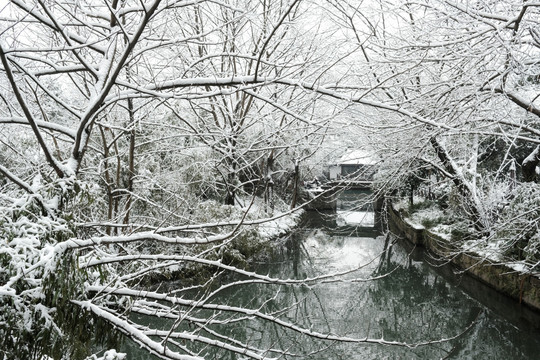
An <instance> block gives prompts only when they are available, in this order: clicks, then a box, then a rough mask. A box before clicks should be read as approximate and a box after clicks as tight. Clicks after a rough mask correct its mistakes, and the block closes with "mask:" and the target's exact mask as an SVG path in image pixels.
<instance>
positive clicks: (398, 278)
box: [123, 192, 540, 360]
mask: <svg viewBox="0 0 540 360" xmlns="http://www.w3.org/2000/svg"><path fill="white" fill-rule="evenodd" d="M361 195H362V194H361V193H351V192H347V193H345V194H344V196H343V198H342V201H341V202H340V203H341V206H340V207H341V209H339V210H338V211H337V219H336V217H331V216H329V215H328V214H320V213H317V212H310V213H308V214H307V215H306V217H305V223H304V224H303V225H302V227H301V228H300V229H299V230H298V231H297V232H296V233H295V234H293V235H292V236H291V237H290V239H289V240H288V241H287V246H286V247H285V248H284V249H283V251H282V253H281V254H280V255H279V256H276V258H274V259H273V260H271V261H268V262H266V263H264V264H260V266H259V268H258V272H259V273H263V274H266V273H268V274H269V275H271V276H274V277H280V278H284V279H287V278H297V279H301V278H305V277H313V276H317V275H322V274H328V273H333V272H341V271H344V270H347V269H350V268H353V267H358V266H359V265H364V266H363V267H362V268H361V269H360V270H358V271H356V272H354V273H352V274H350V275H347V276H346V278H347V279H348V280H349V281H343V282H330V283H321V284H317V285H312V286H309V287H308V286H277V285H271V286H269V285H261V284H251V285H243V286H241V287H234V288H231V289H229V290H228V291H226V292H223V293H221V294H220V296H219V298H214V299H213V302H221V303H225V304H230V305H234V306H241V305H243V306H246V307H250V308H262V309H264V310H265V311H266V312H277V314H278V315H279V317H280V318H281V319H284V320H287V321H290V322H295V323H298V324H300V325H301V326H304V327H306V328H311V329H313V330H314V331H318V332H324V333H332V334H339V335H343V336H347V337H354V338H365V337H367V338H372V339H380V338H384V339H385V340H391V341H399V342H407V343H411V344H412V343H422V342H425V341H428V340H435V341H436V340H439V339H448V338H451V337H454V336H456V335H458V334H460V333H462V332H463V331H465V329H467V328H468V327H469V326H470V328H469V329H468V330H467V331H466V332H465V333H463V334H462V335H461V336H460V337H458V338H456V339H453V340H450V341H448V342H443V343H434V344H431V345H424V346H418V347H414V348H408V347H404V346H387V345H379V344H362V343H360V344H351V343H341V342H330V341H324V340H320V339H316V338H312V337H308V336H305V335H301V334H299V333H297V332H294V331H291V330H289V329H283V328H281V327H279V326H277V325H275V324H273V323H271V322H264V321H256V320H249V321H241V322H235V323H231V324H229V325H227V330H226V331H230V334H231V335H232V336H234V337H235V338H236V339H238V340H241V341H242V342H244V343H247V344H250V345H253V346H255V347H258V348H268V347H271V348H274V349H276V348H277V349H284V350H287V351H289V352H291V353H294V354H296V355H299V356H301V357H300V358H302V357H305V358H307V359H314V360H315V359H321V360H322V359H324V360H328V359H440V358H449V359H538V358H539V354H540V331H539V327H540V316H539V314H538V313H535V312H532V311H530V310H528V309H527V308H525V307H522V306H519V304H516V303H515V302H514V301H512V300H510V299H508V298H506V297H504V296H501V295H499V294H498V293H497V292H495V291H493V290H492V289H490V288H488V287H486V286H484V285H482V284H481V283H479V282H478V281H475V280H473V279H471V278H469V277H467V276H465V275H462V274H455V273H454V271H453V270H452V269H451V268H450V267H434V266H431V265H430V264H429V261H426V259H429V256H427V255H426V254H424V252H423V251H421V250H418V249H416V250H414V249H410V248H408V246H407V245H406V244H405V243H403V242H401V241H396V242H394V240H395V239H391V238H389V237H386V236H383V235H381V233H380V232H379V231H378V230H377V229H376V228H375V227H374V221H373V213H372V212H370V211H369V209H367V208H362V209H352V207H351V206H348V205H347V201H345V200H346V199H347V198H349V199H355V198H358V196H361ZM392 242H393V243H394V244H393V245H392V246H388V245H391V243H392ZM385 245H386V246H385ZM381 276H382V277H381ZM377 277H380V278H378V279H377V280H366V281H362V280H361V279H369V278H377ZM284 308H288V310H286V311H282V312H280V311H279V309H284ZM471 324H472V325H471ZM126 346H127V347H126V348H124V349H123V351H125V352H127V353H128V354H129V355H128V357H129V358H131V359H146V358H147V357H146V355H143V354H137V352H138V351H136V349H135V348H134V347H130V346H128V344H126ZM206 351H207V352H206ZM203 354H206V358H208V359H243V358H242V357H241V356H238V355H235V354H227V355H223V354H221V353H215V352H213V350H210V349H205V350H203ZM201 355H202V354H201ZM268 356H269V357H271V356H276V354H275V353H274V354H270V353H269V354H268ZM282 358H284V359H293V358H297V357H293V356H283V357H282Z"/></svg>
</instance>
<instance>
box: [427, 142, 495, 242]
mask: <svg viewBox="0 0 540 360" xmlns="http://www.w3.org/2000/svg"><path fill="white" fill-rule="evenodd" d="M430 143H431V146H432V147H433V149H434V150H435V153H436V154H437V157H438V158H439V160H440V161H441V163H442V165H443V167H444V170H445V171H446V172H447V175H450V180H452V182H453V183H454V185H455V186H456V188H457V190H458V192H459V194H460V195H461V196H462V197H463V198H464V199H466V200H467V201H466V202H464V204H467V209H465V210H466V211H467V213H468V214H469V216H470V218H471V220H472V221H473V223H474V228H475V229H476V230H477V231H479V232H484V231H486V226H485V224H484V222H483V221H482V220H483V218H482V215H481V214H482V211H481V209H480V205H479V204H478V202H477V201H476V199H475V194H474V193H473V192H472V190H471V188H470V187H469V186H468V185H467V183H466V180H465V179H464V178H463V177H462V176H461V175H460V174H459V172H458V171H457V169H456V167H455V166H454V163H453V161H452V160H451V158H450V155H449V154H448V153H447V151H446V149H445V148H444V147H443V145H441V144H440V143H439V141H438V140H437V138H436V137H435V136H433V137H432V138H431V139H430Z"/></svg>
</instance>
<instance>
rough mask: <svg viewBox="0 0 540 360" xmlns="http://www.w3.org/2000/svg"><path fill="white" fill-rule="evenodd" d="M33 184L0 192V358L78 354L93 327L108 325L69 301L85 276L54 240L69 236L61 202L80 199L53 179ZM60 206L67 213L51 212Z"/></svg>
mask: <svg viewBox="0 0 540 360" xmlns="http://www.w3.org/2000/svg"><path fill="white" fill-rule="evenodd" d="M38 182H39V181H38ZM33 185H34V189H35V191H36V193H35V194H32V195H30V194H17V195H18V198H17V200H16V201H11V199H8V198H7V197H4V198H3V199H2V200H5V201H2V204H1V205H0V214H1V215H0V339H2V348H1V349H0V358H1V357H2V356H1V354H2V353H3V354H9V358H10V359H12V358H13V359H42V358H44V357H46V356H49V357H52V358H54V359H61V358H69V359H83V358H85V357H86V356H87V352H88V346H89V344H90V341H91V340H92V341H95V339H93V334H95V333H96V329H97V328H101V329H102V330H103V329H105V328H107V329H109V325H107V324H106V323H105V322H104V321H102V320H100V321H96V318H95V316H93V315H92V314H90V313H89V312H86V311H84V310H82V309H81V308H80V307H78V306H75V305H74V304H73V303H72V300H82V299H85V298H86V295H85V290H84V283H85V282H88V281H91V279H90V277H91V276H89V274H88V273H87V272H86V271H85V270H83V269H80V268H79V261H78V258H77V256H76V255H75V254H74V253H73V252H71V251H65V250H63V248H62V247H61V246H59V245H60V244H62V243H63V242H65V241H67V240H69V239H70V238H72V237H74V236H75V230H74V227H73V226H72V224H71V223H70V221H71V220H69V219H70V218H71V215H72V213H71V212H70V211H69V210H68V209H66V208H67V207H68V204H67V202H69V201H73V203H77V204H83V205H84V204H85V201H83V200H82V199H80V198H78V199H77V191H73V190H69V191H66V192H64V191H62V190H61V189H59V188H60V187H61V186H62V184H59V183H54V184H45V185H41V184H38V183H37V182H34V184H33ZM72 185H73V184H71V185H70V186H69V187H70V188H71V189H73V187H72ZM51 189H56V190H57V191H56V195H54V196H52V197H50V195H51V194H53V193H54V191H52V190H51ZM79 193H80V192H79ZM13 195H15V194H13ZM85 196H86V195H85ZM72 197H75V199H73V198H72ZM46 199H49V200H46ZM60 207H63V208H64V210H66V212H65V214H66V216H67V217H68V218H69V219H66V218H64V217H60V216H58V215H57V213H58V212H59V211H58V210H59V209H60ZM102 333H103V334H111V335H113V336H114V333H113V332H111V331H103V332H102ZM6 356H7V355H6ZM4 358H6V357H4Z"/></svg>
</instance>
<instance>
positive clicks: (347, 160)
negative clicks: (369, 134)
mask: <svg viewBox="0 0 540 360" xmlns="http://www.w3.org/2000/svg"><path fill="white" fill-rule="evenodd" d="M374 163H375V160H374V159H373V157H372V156H371V154H370V153H369V152H367V151H364V150H353V151H349V152H347V153H345V154H344V155H343V156H342V157H341V158H340V159H339V160H338V161H337V164H338V165H372V164H374Z"/></svg>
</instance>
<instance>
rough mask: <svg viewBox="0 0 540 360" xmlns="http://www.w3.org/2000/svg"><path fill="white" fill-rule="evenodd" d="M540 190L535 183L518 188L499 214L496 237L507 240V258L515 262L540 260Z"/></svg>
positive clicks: (505, 250) (505, 243)
mask: <svg viewBox="0 0 540 360" xmlns="http://www.w3.org/2000/svg"><path fill="white" fill-rule="evenodd" d="M539 219H540V189H539V188H538V184H536V183H523V184H521V185H520V186H519V187H517V188H516V189H515V190H514V191H513V192H512V193H511V197H510V199H509V200H508V204H507V206H506V207H505V208H504V210H503V211H502V212H501V213H500V216H499V219H498V221H497V224H496V228H495V229H496V231H495V235H494V236H495V238H496V240H498V241H500V240H502V241H504V252H505V255H507V256H510V257H511V258H512V259H515V260H527V261H531V262H537V261H539V260H540V224H539Z"/></svg>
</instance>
